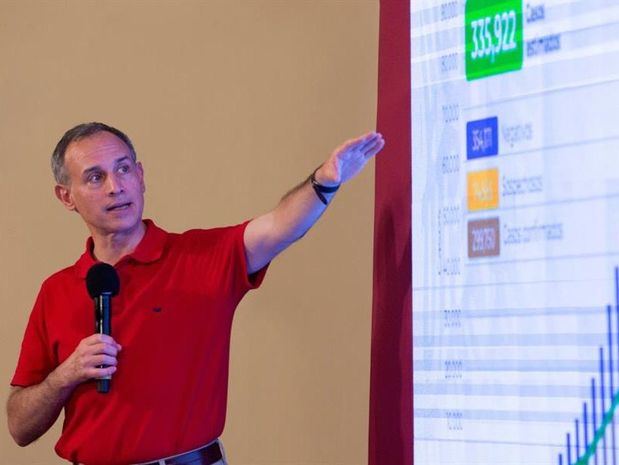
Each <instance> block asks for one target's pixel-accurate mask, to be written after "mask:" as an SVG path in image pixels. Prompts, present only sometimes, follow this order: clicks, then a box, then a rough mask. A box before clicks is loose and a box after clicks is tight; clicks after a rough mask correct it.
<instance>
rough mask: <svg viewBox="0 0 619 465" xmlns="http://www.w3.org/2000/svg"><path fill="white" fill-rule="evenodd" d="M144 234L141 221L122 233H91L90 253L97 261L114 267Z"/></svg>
mask: <svg viewBox="0 0 619 465" xmlns="http://www.w3.org/2000/svg"><path fill="white" fill-rule="evenodd" d="M145 233H146V225H145V224H144V222H143V221H140V222H139V223H138V224H137V225H136V226H135V228H133V229H131V230H130V231H123V232H122V233H101V232H99V231H91V234H92V240H93V242H94V248H93V251H92V253H93V255H94V257H95V258H96V259H97V260H99V261H101V262H105V263H109V264H110V265H115V264H116V263H118V261H119V260H120V259H121V258H122V257H124V256H125V255H128V254H130V253H132V252H133V251H134V250H135V248H136V247H137V246H138V244H139V243H140V241H141V240H142V238H143V237H144V234H145Z"/></svg>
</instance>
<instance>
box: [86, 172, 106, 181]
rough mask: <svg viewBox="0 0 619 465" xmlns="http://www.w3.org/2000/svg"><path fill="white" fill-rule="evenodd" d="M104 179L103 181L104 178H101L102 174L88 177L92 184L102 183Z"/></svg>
mask: <svg viewBox="0 0 619 465" xmlns="http://www.w3.org/2000/svg"><path fill="white" fill-rule="evenodd" d="M102 179H103V176H101V174H100V173H93V174H91V175H90V176H88V182H92V183H97V182H100V181H101V180H102Z"/></svg>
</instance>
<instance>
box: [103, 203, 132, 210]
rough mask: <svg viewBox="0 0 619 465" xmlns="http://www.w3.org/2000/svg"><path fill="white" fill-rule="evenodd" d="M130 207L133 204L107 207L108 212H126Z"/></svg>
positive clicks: (116, 204) (117, 204)
mask: <svg viewBox="0 0 619 465" xmlns="http://www.w3.org/2000/svg"><path fill="white" fill-rule="evenodd" d="M130 206H131V202H124V203H115V204H114V205H110V206H109V207H107V208H106V210H107V211H109V212H113V211H119V210H126V209H127V208H129V207H130Z"/></svg>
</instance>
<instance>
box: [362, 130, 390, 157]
mask: <svg viewBox="0 0 619 465" xmlns="http://www.w3.org/2000/svg"><path fill="white" fill-rule="evenodd" d="M384 145H385V141H384V139H383V136H382V134H379V133H377V132H374V133H371V136H370V137H368V138H366V139H365V140H364V141H363V142H362V145H361V146H360V147H359V150H360V151H361V152H363V154H364V155H365V156H374V155H376V154H377V153H378V151H380V149H382V148H383V147H384ZM377 149H378V150H377ZM370 153H372V155H369V154H370Z"/></svg>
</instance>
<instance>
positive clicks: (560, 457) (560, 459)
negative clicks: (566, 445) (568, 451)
mask: <svg viewBox="0 0 619 465" xmlns="http://www.w3.org/2000/svg"><path fill="white" fill-rule="evenodd" d="M559 465H563V455H562V454H559Z"/></svg>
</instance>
